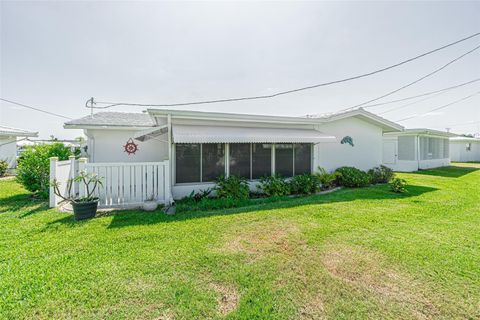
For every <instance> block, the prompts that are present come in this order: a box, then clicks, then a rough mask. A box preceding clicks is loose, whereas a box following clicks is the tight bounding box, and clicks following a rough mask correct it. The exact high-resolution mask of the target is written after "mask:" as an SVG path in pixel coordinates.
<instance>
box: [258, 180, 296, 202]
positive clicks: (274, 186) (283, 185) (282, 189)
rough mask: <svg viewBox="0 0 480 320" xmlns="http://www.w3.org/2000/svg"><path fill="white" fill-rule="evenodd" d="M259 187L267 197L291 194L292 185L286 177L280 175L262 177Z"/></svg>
mask: <svg viewBox="0 0 480 320" xmlns="http://www.w3.org/2000/svg"><path fill="white" fill-rule="evenodd" d="M259 188H260V190H262V192H263V193H264V194H265V195H266V196H267V197H281V196H286V195H289V194H290V185H289V184H288V182H287V181H286V180H285V178H283V177H281V176H279V175H273V176H265V177H262V178H261V179H260V185H259Z"/></svg>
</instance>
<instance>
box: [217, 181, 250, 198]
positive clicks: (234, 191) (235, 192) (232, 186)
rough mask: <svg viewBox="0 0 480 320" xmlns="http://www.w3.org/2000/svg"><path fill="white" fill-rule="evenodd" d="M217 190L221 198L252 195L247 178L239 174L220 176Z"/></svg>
mask: <svg viewBox="0 0 480 320" xmlns="http://www.w3.org/2000/svg"><path fill="white" fill-rule="evenodd" d="M215 190H216V191H217V196H218V197H219V198H232V199H248V196H249V195H250V188H249V187H248V182H247V180H245V179H244V178H241V177H237V176H229V177H228V178H226V177H225V176H220V177H219V178H218V179H217V185H216V186H215Z"/></svg>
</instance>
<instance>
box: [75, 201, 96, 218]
mask: <svg viewBox="0 0 480 320" xmlns="http://www.w3.org/2000/svg"><path fill="white" fill-rule="evenodd" d="M72 207H73V214H74V216H75V220H84V219H90V218H93V217H95V214H96V213H97V208H98V200H93V201H86V202H72Z"/></svg>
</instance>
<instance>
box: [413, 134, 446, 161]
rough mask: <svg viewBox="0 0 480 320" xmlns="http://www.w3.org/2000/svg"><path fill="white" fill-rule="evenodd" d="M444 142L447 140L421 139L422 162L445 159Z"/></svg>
mask: <svg viewBox="0 0 480 320" xmlns="http://www.w3.org/2000/svg"><path fill="white" fill-rule="evenodd" d="M443 140H445V139H442V138H430V137H420V160H432V159H443V158H444V155H445V145H444V141H443ZM447 149H448V148H447ZM447 152H448V150H447Z"/></svg>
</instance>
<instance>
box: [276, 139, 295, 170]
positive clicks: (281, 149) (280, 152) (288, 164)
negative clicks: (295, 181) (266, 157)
mask: <svg viewBox="0 0 480 320" xmlns="http://www.w3.org/2000/svg"><path fill="white" fill-rule="evenodd" d="M275 173H277V174H279V175H281V176H282V177H291V176H293V144H276V145H275Z"/></svg>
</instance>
